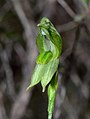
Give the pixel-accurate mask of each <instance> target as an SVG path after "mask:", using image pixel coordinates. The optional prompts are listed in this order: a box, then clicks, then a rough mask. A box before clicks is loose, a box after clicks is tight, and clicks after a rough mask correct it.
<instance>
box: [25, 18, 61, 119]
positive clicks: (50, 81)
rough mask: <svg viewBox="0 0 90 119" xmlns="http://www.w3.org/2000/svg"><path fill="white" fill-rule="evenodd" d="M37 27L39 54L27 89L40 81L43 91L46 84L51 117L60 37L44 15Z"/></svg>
mask: <svg viewBox="0 0 90 119" xmlns="http://www.w3.org/2000/svg"><path fill="white" fill-rule="evenodd" d="M38 27H39V32H38V36H37V39H36V44H37V48H38V50H39V55H38V57H37V58H36V67H35V69H34V72H33V74H32V78H31V83H30V85H29V86H28V88H27V89H29V88H31V87H33V86H35V85H36V84H38V83H39V82H41V85H42V88H43V92H44V91H45V88H46V86H48V102H49V103H48V119H51V118H52V112H53V107H54V100H55V95H56V90H57V79H58V78H57V68H58V64H59V57H60V55H61V52H62V39H61V36H60V35H59V33H58V32H57V30H56V29H55V28H54V26H53V24H52V23H51V22H50V20H49V19H47V18H46V17H44V18H42V20H41V22H40V24H38Z"/></svg>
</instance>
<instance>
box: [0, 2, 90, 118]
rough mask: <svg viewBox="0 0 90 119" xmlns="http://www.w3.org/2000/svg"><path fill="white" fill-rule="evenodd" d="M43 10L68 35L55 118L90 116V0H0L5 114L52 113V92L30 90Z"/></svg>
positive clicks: (0, 95) (0, 113)
mask: <svg viewBox="0 0 90 119" xmlns="http://www.w3.org/2000/svg"><path fill="white" fill-rule="evenodd" d="M43 16H46V17H48V18H49V19H50V20H51V22H52V23H53V24H54V25H55V27H56V29H57V30H58V32H59V33H60V34H61V36H62V38H63V52H62V56H61V58H60V65H59V87H58V91H57V97H56V103H55V110H54V114H53V119H90V0H0V119H47V92H45V93H42V90H41V86H40V85H37V86H35V87H34V88H33V89H32V90H30V91H28V92H26V88H27V86H28V84H29V82H30V77H31V74H32V71H33V69H34V66H35V58H36V56H37V54H38V51H37V48H36V44H35V40H36V36H37V32H38V29H37V24H38V23H39V21H40V19H41V18H42V17H43Z"/></svg>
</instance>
